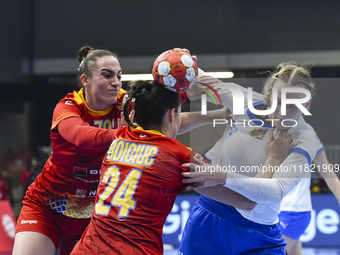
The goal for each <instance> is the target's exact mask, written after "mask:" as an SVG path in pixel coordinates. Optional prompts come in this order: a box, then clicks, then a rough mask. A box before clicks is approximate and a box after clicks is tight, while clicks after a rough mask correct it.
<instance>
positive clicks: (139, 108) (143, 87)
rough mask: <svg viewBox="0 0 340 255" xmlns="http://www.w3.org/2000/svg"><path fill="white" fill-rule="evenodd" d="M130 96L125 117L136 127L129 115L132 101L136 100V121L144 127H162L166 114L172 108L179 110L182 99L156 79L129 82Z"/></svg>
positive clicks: (126, 103) (125, 107) (125, 109)
mask: <svg viewBox="0 0 340 255" xmlns="http://www.w3.org/2000/svg"><path fill="white" fill-rule="evenodd" d="M128 95H129V96H128V98H127V100H126V102H125V104H124V109H123V111H124V117H125V120H126V122H127V123H128V125H129V126H132V127H135V126H134V124H132V123H131V121H130V120H129V116H128V108H129V104H130V102H134V110H135V121H136V122H137V123H138V125H140V126H141V127H142V128H143V129H151V127H157V128H159V129H161V127H162V122H163V117H164V114H165V113H166V112H167V111H168V110H171V109H175V111H176V112H177V110H178V107H179V106H180V105H181V100H180V97H179V95H178V93H176V92H172V91H170V90H168V89H166V88H164V87H162V86H160V85H159V84H157V83H156V82H154V81H151V82H147V81H143V80H138V81H132V82H130V83H129V84H128Z"/></svg>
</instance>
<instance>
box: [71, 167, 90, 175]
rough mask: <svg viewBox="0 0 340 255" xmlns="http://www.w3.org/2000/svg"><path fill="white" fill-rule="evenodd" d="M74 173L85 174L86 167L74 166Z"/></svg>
mask: <svg viewBox="0 0 340 255" xmlns="http://www.w3.org/2000/svg"><path fill="white" fill-rule="evenodd" d="M74 174H75V175H80V176H87V168H84V167H78V166H75V167H74Z"/></svg>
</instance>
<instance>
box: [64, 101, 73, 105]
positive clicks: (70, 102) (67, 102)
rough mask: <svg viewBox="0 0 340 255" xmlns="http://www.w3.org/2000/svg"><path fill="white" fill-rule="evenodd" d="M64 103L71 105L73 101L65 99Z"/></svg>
mask: <svg viewBox="0 0 340 255" xmlns="http://www.w3.org/2000/svg"><path fill="white" fill-rule="evenodd" d="M65 104H67V105H73V102H72V101H71V100H67V101H66V102H65Z"/></svg>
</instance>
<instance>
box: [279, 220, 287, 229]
mask: <svg viewBox="0 0 340 255" xmlns="http://www.w3.org/2000/svg"><path fill="white" fill-rule="evenodd" d="M280 225H281V226H282V227H283V229H286V227H287V226H288V224H284V223H283V222H282V221H280Z"/></svg>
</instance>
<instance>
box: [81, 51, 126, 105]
mask: <svg viewBox="0 0 340 255" xmlns="http://www.w3.org/2000/svg"><path fill="white" fill-rule="evenodd" d="M121 75H122V69H121V67H120V64H119V62H118V60H117V59H116V58H115V57H113V56H105V57H102V58H99V59H97V62H96V64H95V66H94V68H93V70H92V77H87V78H88V80H87V83H86V84H84V87H85V95H86V103H87V104H88V106H89V107H90V108H91V109H93V110H96V111H100V110H105V109H107V108H108V107H110V106H111V105H113V104H115V103H116V102H117V97H118V93H119V90H120V89H121V87H122V82H121Z"/></svg>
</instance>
